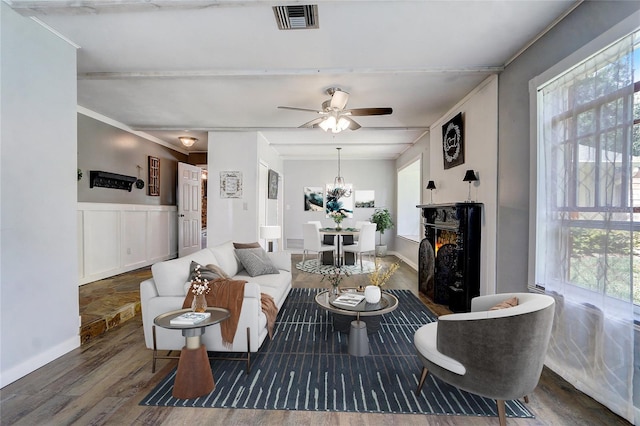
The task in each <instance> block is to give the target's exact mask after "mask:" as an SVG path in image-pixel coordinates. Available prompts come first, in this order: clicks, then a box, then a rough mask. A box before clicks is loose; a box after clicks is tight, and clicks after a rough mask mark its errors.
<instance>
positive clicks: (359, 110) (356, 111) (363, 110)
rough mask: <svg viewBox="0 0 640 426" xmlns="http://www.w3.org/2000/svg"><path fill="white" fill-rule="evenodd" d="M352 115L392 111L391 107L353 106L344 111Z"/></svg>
mask: <svg viewBox="0 0 640 426" xmlns="http://www.w3.org/2000/svg"><path fill="white" fill-rule="evenodd" d="M345 112H346V113H349V114H350V115H352V116H354V117H361V116H363V115H389V114H391V113H392V112H393V109H392V108H355V109H350V110H347V111H345Z"/></svg>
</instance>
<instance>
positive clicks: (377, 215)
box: [370, 209, 393, 257]
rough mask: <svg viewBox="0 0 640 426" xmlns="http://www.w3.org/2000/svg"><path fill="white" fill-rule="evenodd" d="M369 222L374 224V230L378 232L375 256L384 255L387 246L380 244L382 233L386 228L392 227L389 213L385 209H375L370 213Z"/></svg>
mask: <svg viewBox="0 0 640 426" xmlns="http://www.w3.org/2000/svg"><path fill="white" fill-rule="evenodd" d="M370 220H371V223H375V224H376V231H378V232H380V244H378V245H377V246H376V256H378V257H384V256H386V255H387V246H386V244H384V245H383V244H382V234H384V231H386V230H387V229H391V228H393V221H392V220H391V213H389V210H387V209H376V210H375V211H374V212H373V215H371V219H370Z"/></svg>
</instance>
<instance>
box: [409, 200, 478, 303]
mask: <svg viewBox="0 0 640 426" xmlns="http://www.w3.org/2000/svg"><path fill="white" fill-rule="evenodd" d="M418 207H419V208H421V209H422V216H423V218H424V230H425V238H424V239H423V240H422V241H421V242H420V249H419V253H418V268H419V269H418V280H419V283H418V286H419V290H420V292H421V293H424V294H425V295H426V296H427V297H429V298H430V299H431V300H433V301H434V302H435V303H439V304H443V305H449V309H451V310H452V311H453V312H469V311H470V310H471V299H472V298H473V297H476V296H479V295H480V231H481V229H480V227H481V214H482V204H481V203H454V204H427V205H420V206H418Z"/></svg>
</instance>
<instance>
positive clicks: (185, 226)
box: [177, 163, 202, 257]
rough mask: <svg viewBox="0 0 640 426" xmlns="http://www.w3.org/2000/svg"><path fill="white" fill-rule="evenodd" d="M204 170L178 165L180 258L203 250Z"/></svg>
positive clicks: (187, 165)
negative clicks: (202, 182) (202, 188)
mask: <svg viewBox="0 0 640 426" xmlns="http://www.w3.org/2000/svg"><path fill="white" fill-rule="evenodd" d="M201 176H202V169H201V168H200V167H197V166H192V165H191V164H185V163H178V194H177V198H178V257H182V256H186V255H188V254H191V253H194V252H196V251H198V250H200V249H201V243H200V241H201V235H200V233H201V232H202V217H201V208H200V205H201V203H202V195H201V188H200V187H201V180H200V179H201Z"/></svg>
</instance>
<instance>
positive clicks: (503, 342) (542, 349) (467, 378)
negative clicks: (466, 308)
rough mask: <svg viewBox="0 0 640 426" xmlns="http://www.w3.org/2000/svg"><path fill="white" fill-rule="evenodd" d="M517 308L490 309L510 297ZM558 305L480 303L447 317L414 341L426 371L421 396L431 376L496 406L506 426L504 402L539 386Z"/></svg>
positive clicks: (535, 300) (495, 298)
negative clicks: (508, 302) (468, 309)
mask: <svg viewBox="0 0 640 426" xmlns="http://www.w3.org/2000/svg"><path fill="white" fill-rule="evenodd" d="M514 296H515V297H517V298H518V305H517V306H514V307H509V308H506V309H500V310H490V308H491V307H493V306H495V305H497V304H499V303H500V302H503V301H505V300H506V299H509V298H512V297H514ZM553 314H554V299H553V298H552V297H550V296H546V295H543V294H533V293H503V294H495V295H488V296H480V297H476V298H474V299H473V300H472V301H471V312H468V313H462V314H451V315H443V316H440V317H439V318H438V321H437V322H434V323H431V324H427V325H424V326H422V327H420V328H419V329H418V330H417V331H416V333H415V336H414V344H415V347H416V350H417V351H418V356H419V358H420V360H421V361H422V364H423V365H424V367H423V369H422V376H421V377H420V383H419V385H418V389H417V391H416V392H417V393H420V391H421V389H422V386H423V384H424V381H425V379H426V377H427V374H428V373H429V372H431V373H433V374H434V375H435V376H436V377H438V378H440V379H441V380H443V381H445V382H447V383H450V384H452V385H454V386H456V387H458V388H460V389H463V390H466V391H468V392H471V393H475V394H477V395H480V396H484V397H487V398H492V399H495V400H497V405H498V417H499V419H500V424H501V425H504V424H506V414H505V405H504V401H505V400H512V399H518V398H521V397H525V398H526V396H527V395H529V394H530V393H531V392H533V390H534V389H535V387H536V386H537V385H538V380H539V379H540V374H541V372H542V367H543V365H544V359H545V355H546V352H547V345H548V343H549V337H550V334H551V325H552V323H553Z"/></svg>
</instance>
